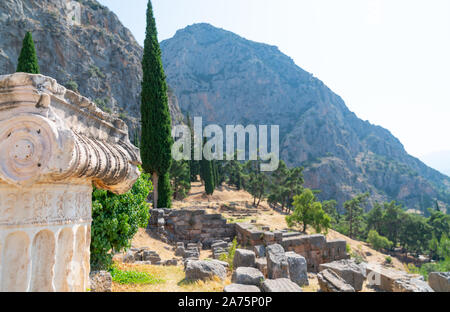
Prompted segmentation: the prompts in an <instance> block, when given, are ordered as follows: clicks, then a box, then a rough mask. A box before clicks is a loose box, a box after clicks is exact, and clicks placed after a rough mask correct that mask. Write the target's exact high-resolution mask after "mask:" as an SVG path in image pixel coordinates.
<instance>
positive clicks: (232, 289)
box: [223, 284, 261, 293]
mask: <svg viewBox="0 0 450 312" xmlns="http://www.w3.org/2000/svg"><path fill="white" fill-rule="evenodd" d="M223 292H226V293H243V292H244V293H245V292H261V290H260V289H259V288H258V287H256V286H255V285H242V284H230V285H227V286H225V288H224V289H223Z"/></svg>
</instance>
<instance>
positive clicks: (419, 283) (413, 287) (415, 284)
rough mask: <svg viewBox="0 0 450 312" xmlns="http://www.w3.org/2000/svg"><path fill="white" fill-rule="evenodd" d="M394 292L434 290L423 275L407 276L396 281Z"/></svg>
mask: <svg viewBox="0 0 450 312" xmlns="http://www.w3.org/2000/svg"><path fill="white" fill-rule="evenodd" d="M394 292H434V290H433V289H432V288H431V287H430V285H428V284H427V283H426V282H425V281H424V280H423V277H422V279H421V278H405V279H399V280H396V281H395V282H394Z"/></svg>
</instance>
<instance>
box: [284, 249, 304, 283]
mask: <svg viewBox="0 0 450 312" xmlns="http://www.w3.org/2000/svg"><path fill="white" fill-rule="evenodd" d="M286 257H287V262H288V265H289V278H290V279H291V281H293V282H294V283H296V284H297V285H299V286H305V285H309V281H308V266H307V264H306V259H305V258H304V257H302V256H300V255H299V254H297V253H295V252H286Z"/></svg>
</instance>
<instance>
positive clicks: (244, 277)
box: [231, 267, 264, 286]
mask: <svg viewBox="0 0 450 312" xmlns="http://www.w3.org/2000/svg"><path fill="white" fill-rule="evenodd" d="M231 281H232V282H233V283H236V284H244V285H255V286H260V285H261V283H262V282H263V281H264V275H263V274H262V273H261V271H259V270H258V269H255V268H246V267H239V268H237V269H236V270H235V271H234V272H233V276H232V278H231Z"/></svg>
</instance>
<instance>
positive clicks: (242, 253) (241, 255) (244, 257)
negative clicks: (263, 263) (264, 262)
mask: <svg viewBox="0 0 450 312" xmlns="http://www.w3.org/2000/svg"><path fill="white" fill-rule="evenodd" d="M255 259H256V257H255V253H254V252H253V251H251V250H247V249H236V251H235V253H234V259H233V267H234V268H235V269H237V268H239V267H255Z"/></svg>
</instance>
